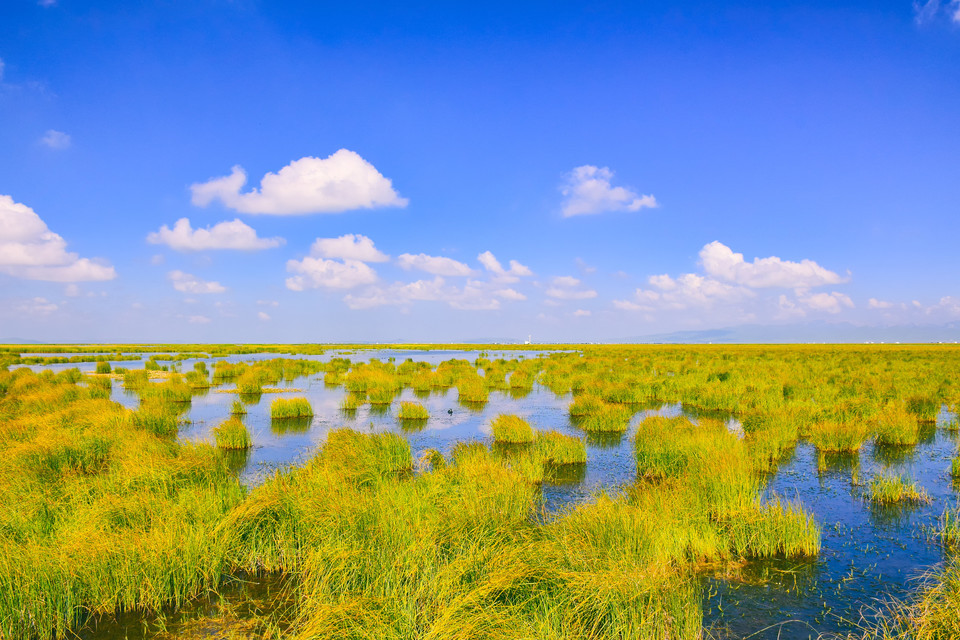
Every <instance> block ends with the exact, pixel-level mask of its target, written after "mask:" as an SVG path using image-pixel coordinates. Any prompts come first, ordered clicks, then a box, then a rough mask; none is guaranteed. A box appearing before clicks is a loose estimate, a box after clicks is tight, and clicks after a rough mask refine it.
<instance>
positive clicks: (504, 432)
mask: <svg viewBox="0 0 960 640" xmlns="http://www.w3.org/2000/svg"><path fill="white" fill-rule="evenodd" d="M490 429H491V431H492V432H493V440H494V442H506V443H511V444H519V443H530V442H533V441H534V439H535V436H534V433H533V429H532V428H531V427H530V423H529V422H527V421H526V420H524V419H523V418H521V417H520V416H515V415H511V414H505V413H501V414H500V415H498V416H497V417H496V418H494V419H493V421H492V422H491V423H490Z"/></svg>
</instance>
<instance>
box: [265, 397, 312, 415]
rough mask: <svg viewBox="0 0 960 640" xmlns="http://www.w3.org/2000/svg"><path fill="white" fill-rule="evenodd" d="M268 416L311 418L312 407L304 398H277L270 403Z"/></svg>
mask: <svg viewBox="0 0 960 640" xmlns="http://www.w3.org/2000/svg"><path fill="white" fill-rule="evenodd" d="M270 417H271V418H272V419H274V420H285V419H288V418H312V417H313V407H311V406H310V401H309V400H307V399H306V398H289V399H287V398H277V399H276V400H274V401H273V402H271V403H270Z"/></svg>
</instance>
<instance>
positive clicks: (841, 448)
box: [808, 420, 870, 453]
mask: <svg viewBox="0 0 960 640" xmlns="http://www.w3.org/2000/svg"><path fill="white" fill-rule="evenodd" d="M869 436H870V428H869V427H868V426H867V424H866V423H865V422H861V421H850V422H848V421H837V420H824V421H821V422H818V423H816V424H814V425H812V426H811V427H810V430H809V435H808V438H809V439H810V442H811V443H812V444H813V446H815V447H816V448H817V450H818V451H821V452H824V453H855V452H857V451H860V448H861V447H862V446H863V443H864V442H866V440H867V438H868V437H869Z"/></svg>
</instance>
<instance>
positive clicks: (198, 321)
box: [187, 316, 210, 324]
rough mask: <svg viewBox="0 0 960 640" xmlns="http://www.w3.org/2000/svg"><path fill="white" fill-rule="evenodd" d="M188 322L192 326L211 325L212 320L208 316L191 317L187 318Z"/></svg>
mask: <svg viewBox="0 0 960 640" xmlns="http://www.w3.org/2000/svg"><path fill="white" fill-rule="evenodd" d="M187 321H188V322H189V323H190V324H209V323H210V318H208V317H207V316H190V317H189V318H187Z"/></svg>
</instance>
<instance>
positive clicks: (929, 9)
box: [913, 0, 940, 24]
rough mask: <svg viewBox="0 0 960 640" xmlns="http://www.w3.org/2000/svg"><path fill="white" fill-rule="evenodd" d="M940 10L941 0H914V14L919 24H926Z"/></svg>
mask: <svg viewBox="0 0 960 640" xmlns="http://www.w3.org/2000/svg"><path fill="white" fill-rule="evenodd" d="M939 12H940V0H926V2H919V1H916V0H915V1H914V3H913V16H914V19H915V20H916V21H917V24H926V23H927V22H930V21H931V20H933V18H934V17H935V16H936V15H937V14H938V13H939Z"/></svg>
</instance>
